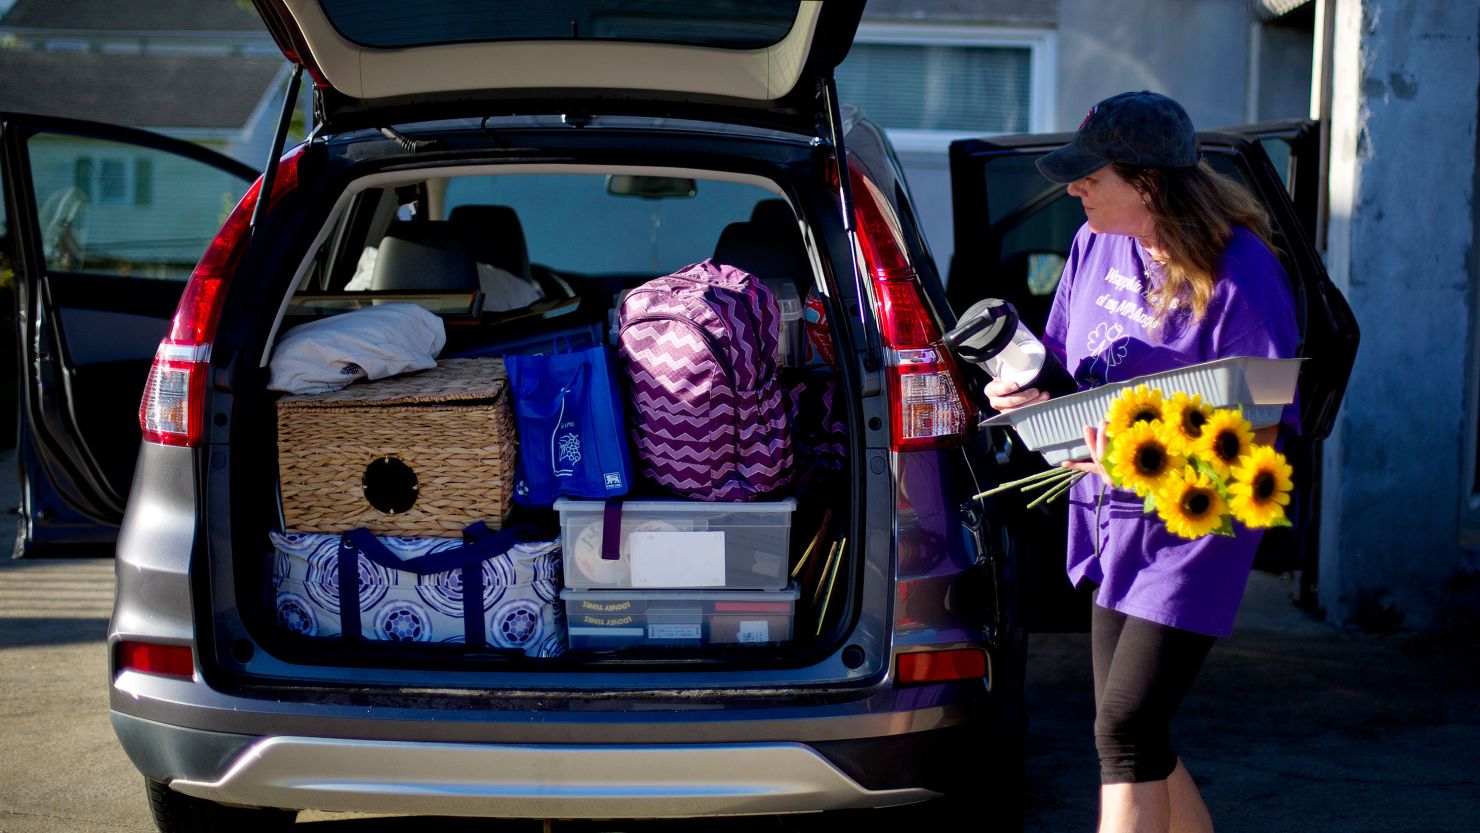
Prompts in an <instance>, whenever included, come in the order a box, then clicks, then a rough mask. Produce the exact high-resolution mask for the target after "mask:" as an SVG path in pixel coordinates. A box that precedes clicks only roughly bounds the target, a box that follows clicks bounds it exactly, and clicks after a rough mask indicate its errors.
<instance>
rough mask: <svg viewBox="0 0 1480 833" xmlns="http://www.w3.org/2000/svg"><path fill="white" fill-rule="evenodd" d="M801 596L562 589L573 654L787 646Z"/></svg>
mask: <svg viewBox="0 0 1480 833" xmlns="http://www.w3.org/2000/svg"><path fill="white" fill-rule="evenodd" d="M800 596H801V591H800V590H798V589H797V586H796V585H795V584H792V585H791V586H789V587H787V588H786V589H785V590H778V591H755V592H748V591H736V590H562V591H560V598H561V600H562V601H563V602H564V603H565V616H566V629H567V633H568V634H569V638H570V648H571V650H574V651H615V650H621V649H623V648H641V647H677V648H696V647H702V646H705V645H737V646H745V645H775V644H776V643H780V642H790V641H791V636H792V623H793V621H794V620H795V618H796V604H797V599H798V598H799V597H800Z"/></svg>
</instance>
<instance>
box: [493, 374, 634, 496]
mask: <svg viewBox="0 0 1480 833" xmlns="http://www.w3.org/2000/svg"><path fill="white" fill-rule="evenodd" d="M504 367H505V369H506V370H507V371H508V374H509V386H510V388H511V389H512V390H513V392H514V423H515V426H516V428H517V430H518V432H519V459H518V464H517V466H516V467H515V483H514V501H515V502H516V503H519V504H521V505H523V506H550V505H551V504H553V503H554V502H555V499H556V498H558V497H560V496H561V495H564V496H567V497H578V498H589V499H592V500H605V499H607V498H612V497H620V496H621V495H624V494H626V493H627V489H628V488H629V487H630V485H631V482H632V458H631V454H630V452H629V451H628V448H627V424H626V419H625V417H624V414H623V404H622V400H621V399H620V398H619V396H618V393H617V381H616V378H615V377H614V376H612V373H611V362H610V361H609V358H608V355H607V347H606V345H604V344H597V345H595V346H593V347H589V348H586V349H583V350H573V351H571V352H567V353H540V354H533V355H518V354H511V355H508V356H505V357H504Z"/></svg>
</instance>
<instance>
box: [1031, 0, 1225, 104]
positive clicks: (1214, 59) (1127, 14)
mask: <svg viewBox="0 0 1480 833" xmlns="http://www.w3.org/2000/svg"><path fill="white" fill-rule="evenodd" d="M1248 54H1249V21H1248V17H1247V15H1246V12H1245V7H1244V2H1243V0H1178V1H1177V2H1170V3H1169V2H1167V0H1116V1H1115V2H1113V3H1107V2H1105V1H1104V0H1060V3H1059V62H1058V75H1059V97H1058V108H1057V112H1058V118H1057V129H1059V130H1073V129H1074V128H1075V127H1078V126H1079V123H1080V122H1081V121H1083V119H1084V114H1085V113H1087V112H1089V108H1090V106H1091V105H1093V104H1094V103H1095V102H1097V101H1100V100H1102V99H1104V98H1107V97H1109V96H1112V95H1114V94H1116V93H1119V92H1124V91H1126V90H1143V89H1144V90H1152V91H1155V92H1159V93H1162V94H1164V95H1169V96H1171V97H1172V98H1175V99H1177V101H1179V102H1180V103H1181V104H1182V106H1183V107H1186V108H1187V113H1188V115H1190V116H1192V123H1193V124H1194V125H1196V126H1198V127H1200V128H1207V127H1222V126H1225V125H1233V124H1242V123H1244V122H1246V121H1248V119H1246V118H1244V114H1245V106H1246V105H1245V94H1244V90H1245V87H1246V84H1247V79H1248Z"/></svg>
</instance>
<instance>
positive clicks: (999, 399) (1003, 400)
mask: <svg viewBox="0 0 1480 833" xmlns="http://www.w3.org/2000/svg"><path fill="white" fill-rule="evenodd" d="M985 391H986V394H987V404H988V405H991V406H992V409H993V410H995V411H998V412H999V413H1004V414H1005V413H1007V412H1008V411H1015V410H1017V409H1018V408H1025V407H1027V406H1029V405H1036V404H1038V403H1039V402H1047V401H1048V394H1047V393H1045V392H1043V391H1041V390H1039V389H1037V388H1024V389H1023V390H1018V386H1017V383H1016V382H1009V381H1007V380H1006V379H993V380H992V381H990V382H988V383H987V386H986V388H985Z"/></svg>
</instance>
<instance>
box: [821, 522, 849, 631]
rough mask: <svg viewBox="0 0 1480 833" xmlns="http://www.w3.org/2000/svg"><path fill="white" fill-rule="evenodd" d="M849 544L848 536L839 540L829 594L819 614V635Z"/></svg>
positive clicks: (828, 588) (829, 583)
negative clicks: (844, 551) (845, 550)
mask: <svg viewBox="0 0 1480 833" xmlns="http://www.w3.org/2000/svg"><path fill="white" fill-rule="evenodd" d="M847 546H848V539H847V538H844V539H843V540H841V541H839V542H838V557H837V560H835V561H833V568H832V576H831V577H830V578H829V579H828V580H827V595H826V596H825V597H823V599H822V612H821V613H819V614H817V634H816V635H817V636H821V635H822V623H823V622H825V621H827V605H828V602H831V601H832V594H833V585H835V584H837V581H838V565H840V564H842V563H843V550H844V549H845V548H846V547H847Z"/></svg>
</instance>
